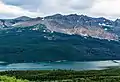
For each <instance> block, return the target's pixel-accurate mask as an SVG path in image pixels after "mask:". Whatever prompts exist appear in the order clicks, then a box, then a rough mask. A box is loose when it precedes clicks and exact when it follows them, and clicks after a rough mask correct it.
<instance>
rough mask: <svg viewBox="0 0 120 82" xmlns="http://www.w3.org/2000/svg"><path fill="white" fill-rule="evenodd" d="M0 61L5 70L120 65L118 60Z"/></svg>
mask: <svg viewBox="0 0 120 82" xmlns="http://www.w3.org/2000/svg"><path fill="white" fill-rule="evenodd" d="M3 63H4V62H0V71H7V70H53V69H67V70H70V69H71V70H102V69H106V68H107V67H113V66H120V61H118V60H114V61H112V60H108V61H84V62H69V61H56V62H39V63H13V64H7V65H4V64H3Z"/></svg>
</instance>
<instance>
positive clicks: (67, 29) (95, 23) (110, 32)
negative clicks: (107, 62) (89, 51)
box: [0, 14, 120, 40]
mask: <svg viewBox="0 0 120 82" xmlns="http://www.w3.org/2000/svg"><path fill="white" fill-rule="evenodd" d="M37 24H43V25H45V26H46V27H47V29H49V30H51V31H55V32H60V33H65V34H74V35H75V34H76V35H81V36H91V37H94V38H99V39H108V40H118V37H119V35H120V32H119V31H120V21H119V19H117V20H116V21H111V20H108V19H105V18H103V17H100V18H92V17H88V16H86V15H76V14H70V15H61V14H56V15H53V16H47V17H44V18H41V17H37V18H29V17H26V16H22V17H19V18H16V19H8V20H1V21H0V27H1V28H10V27H12V28H14V27H28V26H34V25H37Z"/></svg>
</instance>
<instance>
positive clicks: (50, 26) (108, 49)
mask: <svg viewBox="0 0 120 82" xmlns="http://www.w3.org/2000/svg"><path fill="white" fill-rule="evenodd" d="M119 25H120V20H119V19H117V20H115V21H112V20H108V19H105V18H103V17H100V18H93V17H88V16H86V15H77V14H70V15H61V14H56V15H52V16H47V17H37V18H29V17H25V16H23V17H18V18H15V19H0V60H1V61H5V62H8V63H15V62H40V61H58V60H67V61H91V60H92V61H93V60H119V59H120V55H119V53H120V50H119V49H120V41H119V36H120V33H119V31H120V28H119V27H120V26H119Z"/></svg>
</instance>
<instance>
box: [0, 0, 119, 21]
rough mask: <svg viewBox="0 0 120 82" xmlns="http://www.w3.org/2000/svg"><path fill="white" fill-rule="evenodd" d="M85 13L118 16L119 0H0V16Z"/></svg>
mask: <svg viewBox="0 0 120 82" xmlns="http://www.w3.org/2000/svg"><path fill="white" fill-rule="evenodd" d="M56 13H60V14H75V13H76V14H79V15H80V14H85V15H88V16H94V17H106V18H110V19H116V18H120V0H0V18H13V17H18V16H30V17H37V16H47V15H52V14H56Z"/></svg>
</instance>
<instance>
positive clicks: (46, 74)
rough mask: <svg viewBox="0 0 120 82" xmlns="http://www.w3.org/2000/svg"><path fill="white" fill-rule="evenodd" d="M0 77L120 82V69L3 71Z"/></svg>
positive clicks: (44, 81) (47, 81) (49, 81)
mask: <svg viewBox="0 0 120 82" xmlns="http://www.w3.org/2000/svg"><path fill="white" fill-rule="evenodd" d="M0 76H8V77H15V78H16V79H23V80H29V82H52V81H56V82H120V68H118V67H117V68H109V69H105V70H89V71H74V70H34V71H33V70H31V71H3V72H0ZM23 82H24V81H23Z"/></svg>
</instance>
